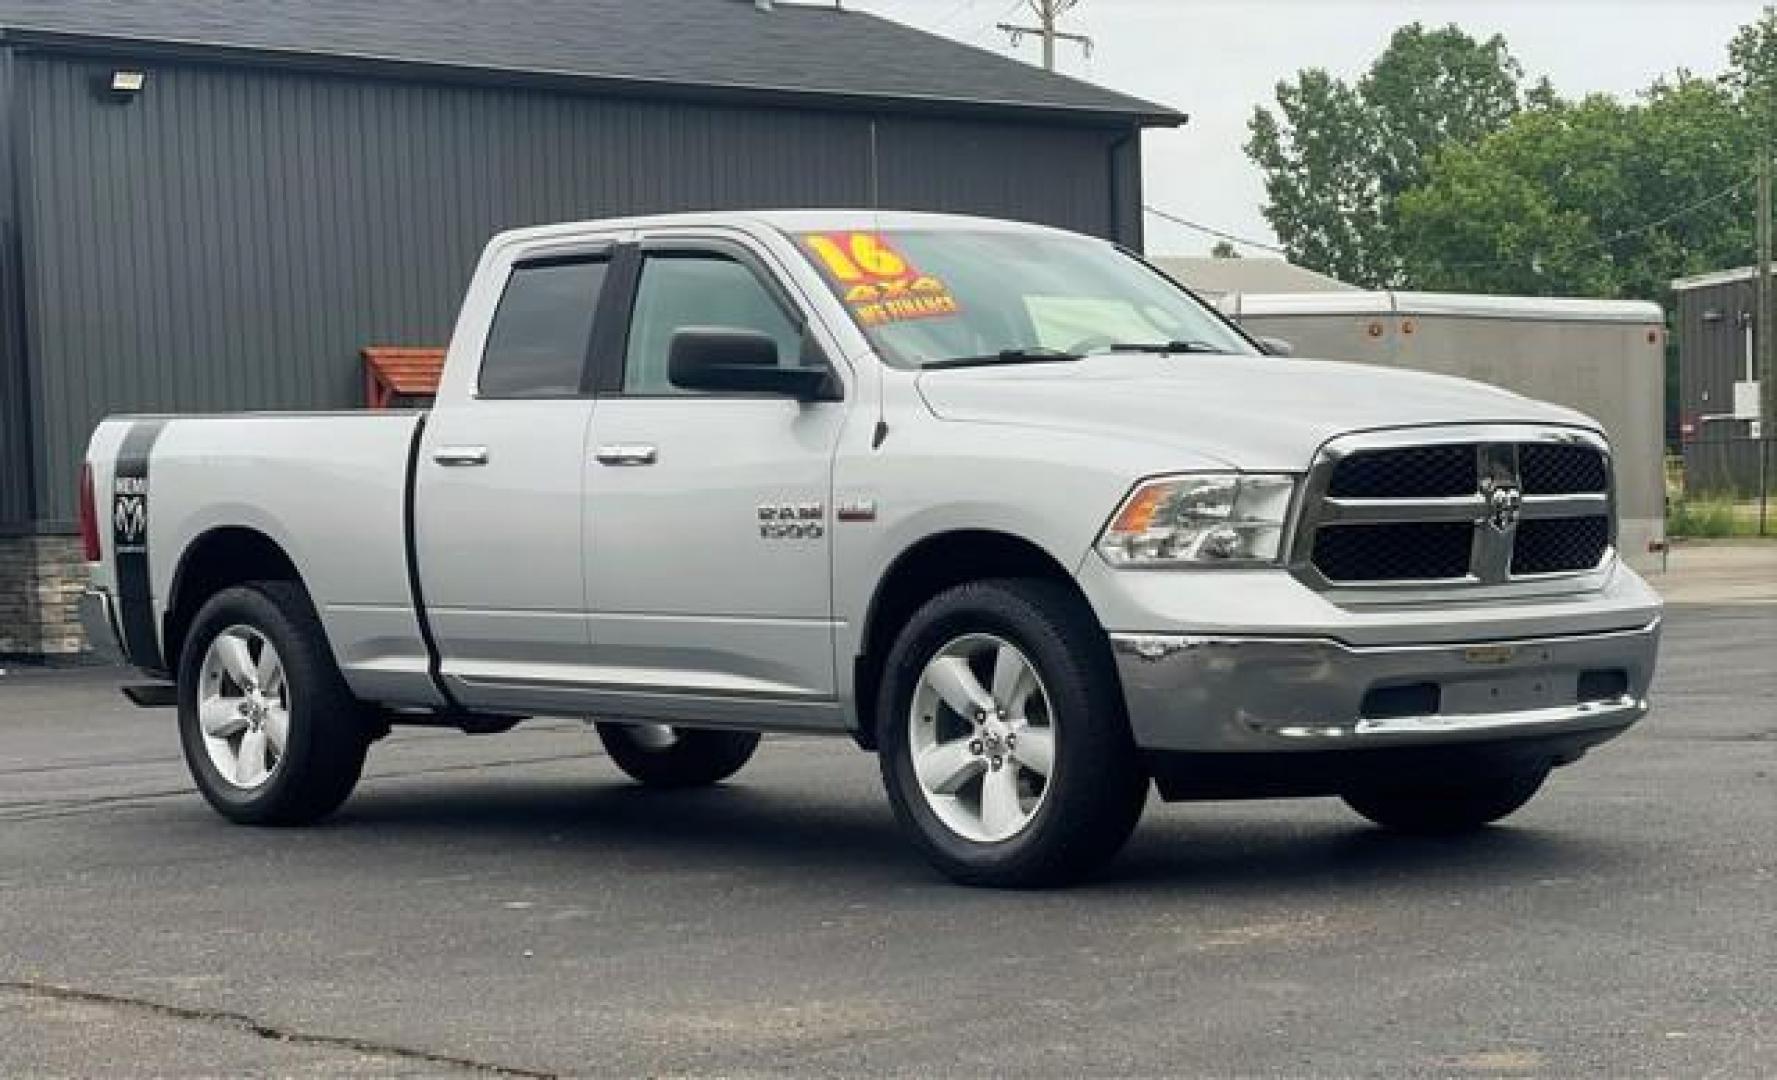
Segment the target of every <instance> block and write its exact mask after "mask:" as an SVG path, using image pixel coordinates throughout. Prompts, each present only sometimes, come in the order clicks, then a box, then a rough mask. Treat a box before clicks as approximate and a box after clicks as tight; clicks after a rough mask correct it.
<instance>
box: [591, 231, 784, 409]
mask: <svg viewBox="0 0 1777 1080" xmlns="http://www.w3.org/2000/svg"><path fill="white" fill-rule="evenodd" d="M690 327H704V328H717V327H720V328H724V329H731V330H753V331H756V332H758V333H761V334H765V335H767V336H768V337H771V338H772V339H774V340H775V341H776V342H777V357H778V363H779V364H781V365H783V366H785V367H794V366H796V365H797V363H799V362H800V359H801V351H802V332H801V329H800V328H799V327H797V325H796V324H795V323H794V322H792V321H791V319H790V316H789V315H788V314H787V313H785V311H784V309H783V308H782V307H781V306H780V305H779V304H778V302H777V301H776V300H775V299H774V298H773V296H772V294H771V293H770V292H768V291H767V290H766V287H765V285H764V283H763V282H761V281H760V280H759V278H758V277H757V276H756V275H755V274H754V273H753V271H752V270H751V269H749V268H748V267H746V266H745V265H743V264H741V263H739V262H737V261H735V260H734V259H731V258H729V257H727V256H725V255H720V254H716V253H713V252H677V251H669V252H657V253H653V254H650V255H649V256H648V257H647V259H646V260H645V261H644V262H643V263H642V277H641V281H640V282H639V283H638V285H637V287H636V300H635V314H634V315H633V317H632V318H631V321H630V327H629V346H628V350H627V352H626V354H625V356H624V360H623V392H624V393H625V394H629V395H636V396H650V395H656V394H684V393H689V391H685V390H681V389H679V388H678V387H675V386H674V385H673V384H672V380H671V379H670V378H669V377H668V374H667V353H668V349H669V348H670V347H671V345H672V339H673V335H674V334H676V333H678V332H679V331H680V330H684V329H688V328H690Z"/></svg>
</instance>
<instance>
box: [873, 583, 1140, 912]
mask: <svg viewBox="0 0 1777 1080" xmlns="http://www.w3.org/2000/svg"><path fill="white" fill-rule="evenodd" d="M877 717H878V719H877V724H878V743H879V746H880V750H881V764H882V775H883V782H884V784H885V785H886V786H887V788H888V794H889V801H890V803H891V804H892V805H893V807H894V811H895V816H896V817H897V818H898V819H899V821H900V822H901V824H902V826H903V827H904V828H905V829H906V830H907V831H908V832H909V833H910V834H911V835H912V836H913V838H914V840H915V842H916V843H917V844H918V845H919V847H920V849H921V851H922V852H923V853H924V854H925V856H926V858H927V859H929V860H930V861H931V862H932V863H933V864H934V865H935V866H936V867H937V868H938V869H939V870H940V871H942V872H943V873H944V874H946V875H948V876H949V877H950V878H951V879H953V880H955V881H958V882H961V883H963V884H967V885H987V886H1001V887H1022V886H1035V885H1053V884H1061V883H1064V882H1068V881H1073V880H1076V879H1078V878H1080V877H1083V876H1084V875H1086V874H1087V873H1089V872H1090V871H1091V870H1093V869H1094V868H1096V867H1097V866H1098V865H1100V864H1101V863H1103V862H1105V861H1106V860H1108V859H1109V858H1111V857H1112V856H1113V855H1115V854H1116V853H1117V851H1118V850H1120V849H1121V848H1122V846H1123V844H1124V842H1125V841H1126V840H1128V838H1129V834H1130V832H1131V831H1132V830H1133V829H1134V828H1135V823H1136V821H1137V819H1138V818H1139V817H1140V816H1141V811H1142V806H1143V803H1144V802H1145V801H1146V798H1147V790H1148V777H1147V773H1146V772H1145V771H1144V770H1143V769H1142V767H1141V762H1140V759H1139V757H1138V756H1137V753H1136V750H1135V746H1134V743H1133V741H1132V740H1131V738H1130V734H1129V724H1128V721H1127V719H1126V718H1125V713H1124V707H1123V698H1122V693H1121V690H1120V687H1119V685H1118V682H1117V678H1116V673H1115V669H1114V667H1113V666H1112V661H1111V658H1110V651H1109V649H1108V647H1107V645H1106V642H1105V638H1104V633H1103V631H1102V630H1100V629H1099V627H1098V624H1097V622H1096V620H1094V619H1093V617H1092V614H1091V611H1090V610H1089V609H1088V608H1087V607H1086V605H1085V603H1084V601H1082V600H1081V599H1080V598H1079V597H1078V596H1076V595H1074V594H1073V593H1072V592H1070V591H1069V590H1068V589H1066V588H1065V587H1063V586H1061V585H1058V584H1056V583H1053V582H1049V581H1042V580H1025V579H1008V580H999V581H982V582H974V583H969V584H965V585H960V586H957V587H956V588H953V589H950V590H949V591H947V592H944V593H941V594H940V595H938V596H937V597H936V598H934V599H932V600H931V601H929V602H928V603H927V604H926V605H925V606H924V607H922V608H920V609H919V610H918V611H917V612H916V613H915V614H914V615H913V617H912V618H911V619H910V620H909V621H908V623H907V625H906V626H905V627H904V628H903V629H902V630H901V633H900V635H899V637H898V638H897V639H896V642H895V645H894V647H893V649H892V650H891V651H890V653H889V657H888V661H887V664H886V668H885V671H884V674H883V680H882V692H881V696H880V699H879V702H878V707H877Z"/></svg>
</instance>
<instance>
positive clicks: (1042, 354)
mask: <svg viewBox="0 0 1777 1080" xmlns="http://www.w3.org/2000/svg"><path fill="white" fill-rule="evenodd" d="M1078 359H1080V354H1079V353H1071V352H1066V351H1064V350H1062V349H1045V348H1041V347H1033V348H1025V349H1001V350H1000V351H999V352H997V353H991V354H989V355H987V356H952V357H948V358H946V359H943V360H927V361H926V362H925V363H923V364H921V365H919V367H920V370H922V371H941V370H943V369H945V368H966V367H988V366H989V365H992V364H1060V363H1066V362H1067V361H1069V360H1078Z"/></svg>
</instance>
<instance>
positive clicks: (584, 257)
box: [470, 241, 626, 401]
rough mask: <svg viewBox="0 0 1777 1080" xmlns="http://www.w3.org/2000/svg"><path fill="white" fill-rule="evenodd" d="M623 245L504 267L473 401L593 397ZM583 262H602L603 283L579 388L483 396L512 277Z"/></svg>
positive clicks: (587, 248)
mask: <svg viewBox="0 0 1777 1080" xmlns="http://www.w3.org/2000/svg"><path fill="white" fill-rule="evenodd" d="M625 246H626V245H623V244H618V243H616V242H614V241H602V242H600V243H597V244H588V245H584V246H575V247H573V248H571V249H568V250H564V251H552V252H548V253H547V254H538V255H528V256H520V257H518V258H516V259H514V260H512V264H511V265H510V266H508V267H507V268H506V280H505V282H504V283H503V284H501V286H500V299H499V300H497V301H496V302H495V303H494V313H493V317H492V319H490V320H489V322H488V334H487V337H486V338H484V339H483V340H482V342H481V355H480V356H479V357H478V358H477V359H476V363H475V388H474V390H473V391H472V392H471V394H470V397H471V398H473V399H474V400H476V401H580V400H584V399H586V398H589V397H591V396H592V393H591V382H592V372H593V369H594V368H595V367H596V365H597V363H598V355H599V345H600V339H601V337H602V336H603V333H602V332H603V329H604V327H605V326H606V325H607V324H608V323H609V321H610V319H611V316H612V315H613V314H614V312H613V311H612V303H613V300H614V299H615V297H614V296H613V293H615V292H616V291H617V289H616V288H615V286H616V285H617V284H618V282H617V275H618V274H619V273H620V272H621V271H622V269H623V266H622V264H621V263H620V261H619V259H620V256H621V254H622V250H623V248H624V247H625ZM584 263H605V264H607V265H606V267H605V281H604V284H603V285H602V286H601V287H600V289H599V300H598V304H597V306H596V307H595V309H594V310H593V313H592V333H591V334H590V335H588V340H587V343H586V355H585V356H584V357H583V358H582V359H581V361H580V388H579V390H578V391H576V392H573V393H559V394H484V393H482V390H481V377H482V374H483V369H484V368H485V367H486V365H487V347H488V341H489V339H491V338H492V336H493V328H494V323H495V322H497V321H498V320H499V317H500V307H501V306H502V305H503V304H504V303H505V302H506V291H507V290H508V289H510V288H511V287H512V278H513V276H514V275H515V274H517V273H518V272H519V271H520V270H539V269H547V268H549V267H553V266H576V265H580V264H584Z"/></svg>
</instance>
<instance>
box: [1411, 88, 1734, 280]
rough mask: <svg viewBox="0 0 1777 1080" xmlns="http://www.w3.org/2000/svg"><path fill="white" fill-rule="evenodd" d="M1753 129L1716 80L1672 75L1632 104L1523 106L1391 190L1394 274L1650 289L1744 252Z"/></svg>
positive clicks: (1593, 101) (1601, 99)
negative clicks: (1412, 183) (1497, 127)
mask: <svg viewBox="0 0 1777 1080" xmlns="http://www.w3.org/2000/svg"><path fill="white" fill-rule="evenodd" d="M1753 138H1754V128H1753V126H1752V124H1751V123H1750V122H1749V120H1748V118H1747V116H1746V113H1745V111H1744V110H1743V109H1742V108H1741V105H1740V99H1739V96H1738V95H1737V94H1736V92H1735V91H1733V90H1732V89H1730V88H1729V87H1728V86H1726V85H1724V84H1723V83H1721V82H1718V81H1715V80H1710V79H1699V78H1694V77H1691V76H1688V75H1680V76H1679V77H1678V78H1677V79H1676V80H1674V81H1670V82H1660V83H1656V84H1655V85H1654V86H1653V87H1652V88H1651V89H1649V90H1648V91H1647V92H1646V93H1645V94H1644V95H1643V97H1642V99H1641V100H1640V101H1637V102H1633V103H1628V104H1625V103H1623V102H1619V101H1617V100H1615V99H1613V98H1610V97H1606V96H1603V95H1595V96H1592V97H1588V98H1586V99H1584V100H1582V101H1579V102H1572V103H1563V102H1559V101H1551V102H1549V103H1547V104H1545V105H1543V106H1541V107H1538V108H1534V109H1529V110H1526V111H1524V112H1521V113H1520V114H1518V115H1517V116H1516V117H1514V118H1513V119H1512V121H1511V122H1510V124H1509V125H1508V126H1507V127H1506V128H1505V129H1504V130H1502V131H1500V132H1497V133H1495V134H1493V135H1491V136H1488V137H1487V138H1484V139H1482V140H1480V141H1479V142H1477V143H1475V144H1473V145H1453V146H1449V147H1446V148H1445V150H1444V151H1443V152H1441V153H1440V154H1439V155H1437V157H1436V158H1435V160H1434V161H1433V163H1432V165H1431V168H1430V171H1429V173H1428V174H1427V176H1426V178H1425V181H1424V182H1423V183H1422V184H1421V185H1420V186H1418V187H1417V188H1415V189H1413V190H1411V191H1408V192H1406V193H1404V194H1403V195H1402V196H1401V198H1400V199H1399V200H1398V204H1397V211H1398V219H1397V222H1396V225H1397V228H1396V235H1395V240H1396V243H1397V244H1398V250H1399V253H1400V257H1401V265H1402V270H1403V277H1404V279H1405V280H1406V281H1407V282H1408V283H1410V284H1411V285H1413V286H1414V287H1417V288H1429V289H1445V290H1452V291H1464V292H1504V293H1528V294H1534V295H1552V294H1565V295H1576V296H1624V297H1637V298H1644V299H1661V298H1663V297H1664V296H1665V294H1666V292H1667V288H1668V283H1669V282H1670V281H1671V280H1672V279H1673V278H1674V277H1679V276H1682V275H1685V274H1689V273H1696V272H1699V271H1702V270H1707V269H1717V268H1720V267H1721V266H1727V265H1734V264H1736V263H1737V262H1740V261H1743V260H1744V259H1745V257H1746V255H1747V253H1748V252H1749V250H1750V247H1751V221H1752V216H1751V206H1750V199H1751V190H1750V187H1749V186H1748V185H1747V184H1746V180H1747V178H1748V174H1749V168H1750V162H1751V160H1752V153H1753Z"/></svg>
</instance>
